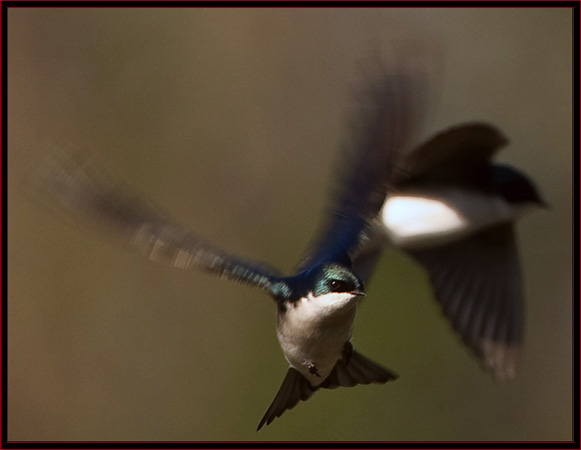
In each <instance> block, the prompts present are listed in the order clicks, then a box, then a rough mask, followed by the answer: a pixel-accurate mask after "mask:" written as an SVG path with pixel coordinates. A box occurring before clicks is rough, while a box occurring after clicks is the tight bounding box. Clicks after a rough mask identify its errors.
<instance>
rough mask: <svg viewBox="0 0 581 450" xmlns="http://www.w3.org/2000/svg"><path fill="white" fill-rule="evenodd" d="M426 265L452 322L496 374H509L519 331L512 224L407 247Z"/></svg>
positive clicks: (513, 367) (519, 294) (521, 305)
mask: <svg viewBox="0 0 581 450" xmlns="http://www.w3.org/2000/svg"><path fill="white" fill-rule="evenodd" d="M409 254H410V255H411V256H412V257H413V258H414V259H416V260H417V261H418V262H419V263H420V264H421V265H422V266H424V268H425V269H426V270H427V272H428V275H429V278H430V281H431V283H432V286H433V290H434V295H435V297H436V300H437V301H438V302H439V303H440V306H441V307H442V311H443V313H444V315H445V316H446V318H447V319H448V321H449V322H450V323H451V325H452V327H453V328H454V330H455V331H456V332H458V333H459V334H460V336H461V337H462V339H463V341H464V342H465V343H466V345H468V347H470V348H471V349H472V350H473V351H474V353H476V355H477V356H478V357H480V358H481V359H482V361H483V363H484V365H485V366H486V367H487V368H488V369H490V370H492V371H493V372H494V374H495V376H496V377H497V378H498V379H505V378H511V377H513V376H514V374H515V372H516V364H517V359H518V354H519V350H520V344H521V340H522V334H523V325H524V318H523V315H524V314H523V309H524V302H523V292H522V282H521V274H520V269H519V261H518V252H517V248H516V241H515V236H514V231H513V227H512V225H509V224H503V225H498V226H496V227H494V228H491V229H487V230H485V231H482V232H480V233H477V234H475V235H473V236H470V237H468V238H465V239H463V240H461V241H458V242H454V243H452V244H447V245H445V246H442V247H438V248H433V249H426V250H417V251H410V252H409Z"/></svg>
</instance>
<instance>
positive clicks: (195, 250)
mask: <svg viewBox="0 0 581 450" xmlns="http://www.w3.org/2000/svg"><path fill="white" fill-rule="evenodd" d="M372 72H373V75H372V76H370V77H369V79H368V80H366V85H365V88H364V90H363V94H361V98H360V100H361V107H360V108H358V114H356V116H355V117H354V120H353V123H352V124H351V125H352V126H351V140H350V144H349V145H347V146H346V149H345V152H344V153H343V157H344V160H343V161H342V162H341V165H340V167H339V168H338V172H339V174H340V176H339V177H338V182H337V189H336V192H335V194H334V196H333V199H332V202H331V206H330V208H329V212H328V214H327V216H326V219H325V220H324V222H323V227H322V231H321V232H320V233H319V236H318V238H317V239H315V240H314V241H313V243H312V244H311V246H310V248H309V250H308V251H307V252H306V253H305V256H304V258H303V260H302V261H300V263H299V265H298V267H297V269H296V272H295V273H294V274H293V275H290V276H283V275H282V274H280V273H279V272H278V271H277V270H275V269H272V268H270V267H269V266H268V265H266V264H263V263H259V262H255V261H251V260H248V259H246V258H241V257H238V256H235V255H233V254H231V253H230V252H227V251H225V250H223V249H221V248H219V247H218V246H216V245H214V244H212V243H210V242H208V241H206V240H205V239H203V238H201V237H200V236H198V235H196V234H195V233H193V232H191V231H189V230H187V229H186V228H184V227H182V226H181V225H179V224H178V223H177V222H176V221H175V220H173V219H172V218H171V217H170V216H169V215H167V214H166V213H165V212H162V211H161V210H160V209H159V208H157V207H155V206H154V205H152V204H150V203H149V202H147V201H146V200H144V199H142V198H140V197H139V196H138V195H136V194H135V193H133V192H132V191H131V189H129V188H127V187H125V186H122V185H121V184H120V183H118V182H114V181H112V180H111V179H110V178H109V176H108V175H107V174H105V173H104V172H103V171H102V170H100V169H99V168H98V167H97V166H96V165H94V164H93V163H91V162H90V161H89V160H88V159H87V158H84V157H83V156H82V155H81V156H79V155H77V156H73V157H67V158H60V159H59V158H50V159H49V160H48V161H46V162H45V164H43V165H42V167H41V170H40V171H39V174H38V176H37V177H36V180H35V184H36V185H37V186H36V191H38V192H41V193H42V195H43V196H45V197H48V199H49V203H50V205H49V206H51V207H53V208H54V209H57V210H58V211H60V212H62V213H64V214H65V215H66V216H67V217H73V218H77V219H79V220H81V221H85V222H88V223H89V224H91V225H98V226H100V227H101V228H105V229H107V230H109V231H110V232H111V234H114V235H116V236H122V237H123V238H124V240H125V241H126V242H127V243H129V245H130V246H131V247H132V248H134V249H137V250H138V251H140V252H141V253H143V254H145V255H146V256H147V257H149V258H150V259H153V260H157V261H165V262H168V263H170V264H172V265H173V266H176V267H179V268H184V269H185V268H189V267H192V268H197V269H202V270H206V271H208V272H211V273H214V274H217V275H218V276H220V277H222V278H227V279H230V280H233V281H235V282H238V283H240V284H243V285H247V286H253V287H256V288H258V289H260V290H262V291H264V292H266V293H267V294H268V295H270V297H271V298H272V299H273V300H274V302H275V304H276V318H277V321H276V323H277V336H278V340H279V343H280V346H281V348H282V351H283V353H284V356H285V358H286V360H287V361H288V363H289V368H288V371H287V374H286V376H285V378H284V380H283V382H282V385H281V387H280V389H279V391H278V393H277V394H276V396H275V398H274V400H273V401H272V403H271V405H270V406H269V408H268V409H267V411H266V413H265V414H264V417H263V418H262V420H261V421H260V423H259V425H258V429H260V428H262V427H263V426H264V425H265V424H266V425H268V424H270V423H271V422H272V421H273V420H274V419H275V418H277V417H279V416H280V415H281V414H283V413H284V412H285V411H286V410H287V409H290V408H293V407H294V406H295V405H296V404H297V403H298V402H299V401H300V400H307V399H308V398H309V397H310V396H311V395H312V394H313V393H314V392H316V391H317V390H318V389H321V388H324V389H334V388H337V387H340V386H345V387H351V386H355V385H359V384H370V383H386V382H388V381H391V380H395V379H397V375H396V374H395V373H394V372H392V371H391V370H389V369H386V368H384V367H382V366H381V365H379V364H377V363H375V362H373V361H371V360H370V359H368V358H366V357H365V356H363V355H362V354H361V353H359V352H358V351H357V350H355V349H354V348H353V346H352V344H351V342H350V340H351V335H352V330H353V323H354V320H355V312H356V308H357V304H358V303H359V300H360V299H361V298H362V297H363V296H364V295H365V290H364V285H363V282H362V281H361V279H360V277H359V276H358V275H357V273H356V272H355V271H354V269H353V262H354V260H355V259H356V257H357V254H358V252H359V250H360V248H362V243H363V242H365V240H366V239H367V234H368V233H370V232H371V231H372V230H374V229H375V219H376V218H377V216H378V214H379V211H380V208H381V206H382V205H383V201H384V199H385V193H386V191H387V189H386V182H388V181H389V180H390V176H389V171H390V164H389V156H390V155H391V154H392V152H394V151H399V148H398V147H399V146H401V145H404V141H405V139H406V136H405V134H406V131H407V129H408V128H409V127H407V126H406V125H407V124H406V122H407V120H408V117H407V115H408V113H409V110H410V108H408V105H407V102H408V98H407V96H408V94H409V89H410V83H409V82H408V76H407V75H406V74H405V73H403V72H401V73H400V72H398V71H394V72H384V71H381V70H374V71H372Z"/></svg>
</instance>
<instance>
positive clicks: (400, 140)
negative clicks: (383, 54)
mask: <svg viewBox="0 0 581 450" xmlns="http://www.w3.org/2000/svg"><path fill="white" fill-rule="evenodd" d="M373 62H374V64H375V67H374V68H373V70H369V75H368V77H367V78H368V79H367V80H365V89H364V91H363V92H362V93H360V94H358V95H360V96H361V97H360V98H359V99H358V103H359V105H360V106H359V107H357V108H356V110H355V114H354V115H353V118H352V123H351V127H350V128H351V137H350V141H349V142H348V144H347V145H346V146H345V147H344V149H343V158H342V160H341V161H340V166H339V167H338V169H337V172H338V176H337V177H336V183H335V185H336V187H335V192H334V193H333V195H332V196H331V197H332V200H331V206H330V209H329V212H328V214H327V217H326V220H325V222H324V225H323V227H322V230H321V232H319V234H318V238H317V239H316V240H315V241H314V242H313V244H312V245H311V246H310V250H309V251H308V253H307V255H306V256H305V258H304V259H303V260H302V261H301V263H300V264H299V267H298V269H299V270H303V269H306V268H307V267H311V266H314V265H318V264H322V263H324V262H329V261H335V262H342V263H343V264H345V265H348V266H350V265H351V262H352V260H353V259H354V258H355V257H356V256H357V253H358V251H359V250H360V248H361V246H362V244H363V243H364V242H365V241H366V239H367V238H368V232H370V231H371V230H372V228H373V221H374V220H375V218H376V216H377V214H378V212H379V210H380V208H381V206H382V205H383V202H384V200H385V196H386V193H387V188H388V186H389V182H390V174H391V171H392V169H393V160H394V159H395V155H396V154H399V153H400V152H402V151H403V148H404V147H405V145H406V143H407V137H408V134H409V131H410V129H411V128H412V125H413V120H412V119H413V118H414V117H413V116H414V112H416V111H414V108H413V106H414V102H413V101H412V94H414V93H417V91H418V89H419V88H418V86H419V85H420V83H419V82H420V80H421V77H420V76H419V74H418V73H415V72H413V71H411V70H408V69H407V68H406V67H405V65H401V66H399V67H397V66H396V67H394V68H392V69H391V70H388V69H386V68H385V67H382V66H381V64H380V62H379V61H373ZM419 90H421V89H419Z"/></svg>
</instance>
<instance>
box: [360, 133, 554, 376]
mask: <svg viewBox="0 0 581 450" xmlns="http://www.w3.org/2000/svg"><path fill="white" fill-rule="evenodd" d="M506 143H507V140H506V138H505V137H504V136H503V135H502V133H501V132H500V131H499V130H498V129H496V128H495V127H493V126H491V125H488V124H484V123H469V124H463V125H459V126H456V127H453V128H450V129H448V130H446V131H444V132H442V133H440V134H437V135H436V136H435V137H433V138H432V139H430V140H428V141H427V142H426V143H424V144H423V145H420V146H419V147H417V148H416V149H415V150H413V151H411V152H409V153H407V154H405V153H404V154H400V155H396V154H395V153H394V154H393V155H392V157H393V159H394V162H393V166H394V170H392V171H390V174H391V181H390V183H388V184H389V192H388V193H387V196H386V200H385V203H384V205H383V207H382V209H381V211H380V214H379V217H378V219H379V220H378V222H379V226H378V227H377V235H376V236H375V239H374V240H372V241H373V243H372V244H369V245H368V248H367V249H366V251H365V252H364V253H363V255H362V256H360V258H361V260H362V261H363V262H361V261H356V267H357V265H358V264H359V265H362V264H363V263H365V264H366V268H365V273H364V272H361V273H360V275H361V276H362V277H363V278H364V279H365V278H367V277H368V276H369V274H370V272H371V270H372V268H373V265H374V263H375V261H376V259H377V256H378V252H379V250H380V245H381V242H382V239H378V235H379V236H380V237H382V238H384V239H385V238H387V240H388V241H389V243H390V244H391V245H393V246H395V247H397V248H399V249H402V250H403V251H405V252H406V253H407V254H409V255H410V256H411V257H412V258H413V259H415V260H416V261H417V262H419V263H420V264H421V265H422V266H423V267H424V268H425V270H426V271H427V273H428V276H429V279H430V281H431V284H432V287H433V290H434V296H435V298H436V300H437V301H438V302H439V303H440V306H441V308H442V311H443V313H444V315H445V316H446V318H447V319H448V320H449V321H450V323H451V324H452V327H453V328H454V330H455V331H456V332H458V333H459V334H460V336H461V337H462V339H463V341H464V343H465V344H466V345H467V346H468V347H469V348H471V349H472V350H473V351H474V352H475V353H476V355H477V356H478V357H480V358H481V359H482V360H483V363H484V365H485V366H486V367H487V368H488V369H490V370H492V372H493V373H494V375H495V376H496V377H497V379H501V380H502V379H505V378H511V377H513V376H514V374H515V370H516V362H517V357H518V352H519V348H520V343H521V340H522V332H523V331H522V329H523V292H522V282H521V274H520V269H519V261H518V253H517V247H516V242H515V232H514V225H513V223H514V222H515V221H516V220H517V219H518V218H520V217H521V216H522V215H523V214H525V213H526V212H528V211H531V210H533V209H534V208H535V207H539V206H545V203H544V202H543V200H542V199H541V197H540V196H539V193H538V191H537V189H536V187H535V186H534V184H533V183H532V182H531V181H530V180H529V179H528V178H527V177H526V176H525V175H524V174H522V173H521V172H519V171H517V170H515V169H513V168H511V167H508V166H505V165H501V164H495V163H493V162H491V159H492V157H493V156H494V154H495V153H496V151H497V150H498V149H499V148H500V147H502V146H504V145H505V144H506ZM383 241H384V240H383Z"/></svg>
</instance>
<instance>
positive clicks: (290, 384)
mask: <svg viewBox="0 0 581 450" xmlns="http://www.w3.org/2000/svg"><path fill="white" fill-rule="evenodd" d="M397 378H398V376H397V374H395V373H394V372H392V371H390V370H388V369H386V368H384V367H381V366H380V365H379V364H376V363H374V362H373V361H371V360H370V359H367V358H366V357H365V356H363V355H362V354H360V353H358V352H356V351H355V350H352V351H350V352H349V357H348V358H346V357H344V358H342V359H340V360H339V361H337V364H336V365H335V367H334V368H333V371H332V372H331V374H330V375H329V376H328V377H327V378H326V379H325V381H323V382H322V383H321V384H320V385H318V386H313V385H311V383H310V382H309V380H307V378H305V377H304V376H303V375H302V374H301V373H300V372H299V371H298V370H296V369H294V368H293V367H289V369H288V372H287V373H286V376H285V377H284V380H283V382H282V385H281V386H280V389H279V390H278V393H277V394H276V396H275V397H274V400H273V401H272V403H271V404H270V406H269V407H268V409H267V410H266V413H265V414H264V417H263V418H262V420H261V421H260V423H259V424H258V428H257V429H256V431H258V430H260V429H261V428H262V427H263V426H264V425H269V424H270V423H271V422H272V421H273V420H274V419H276V418H277V417H280V416H281V415H282V414H283V413H284V412H285V411H286V410H287V409H292V408H294V407H295V405H296V404H297V403H298V402H299V401H301V400H303V401H304V400H308V399H309V398H310V397H311V395H313V394H314V393H315V392H316V391H317V390H318V389H319V388H325V389H335V388H338V387H340V386H343V387H353V386H356V385H358V384H370V383H380V384H383V383H387V382H388V381H391V380H396V379H397Z"/></svg>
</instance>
